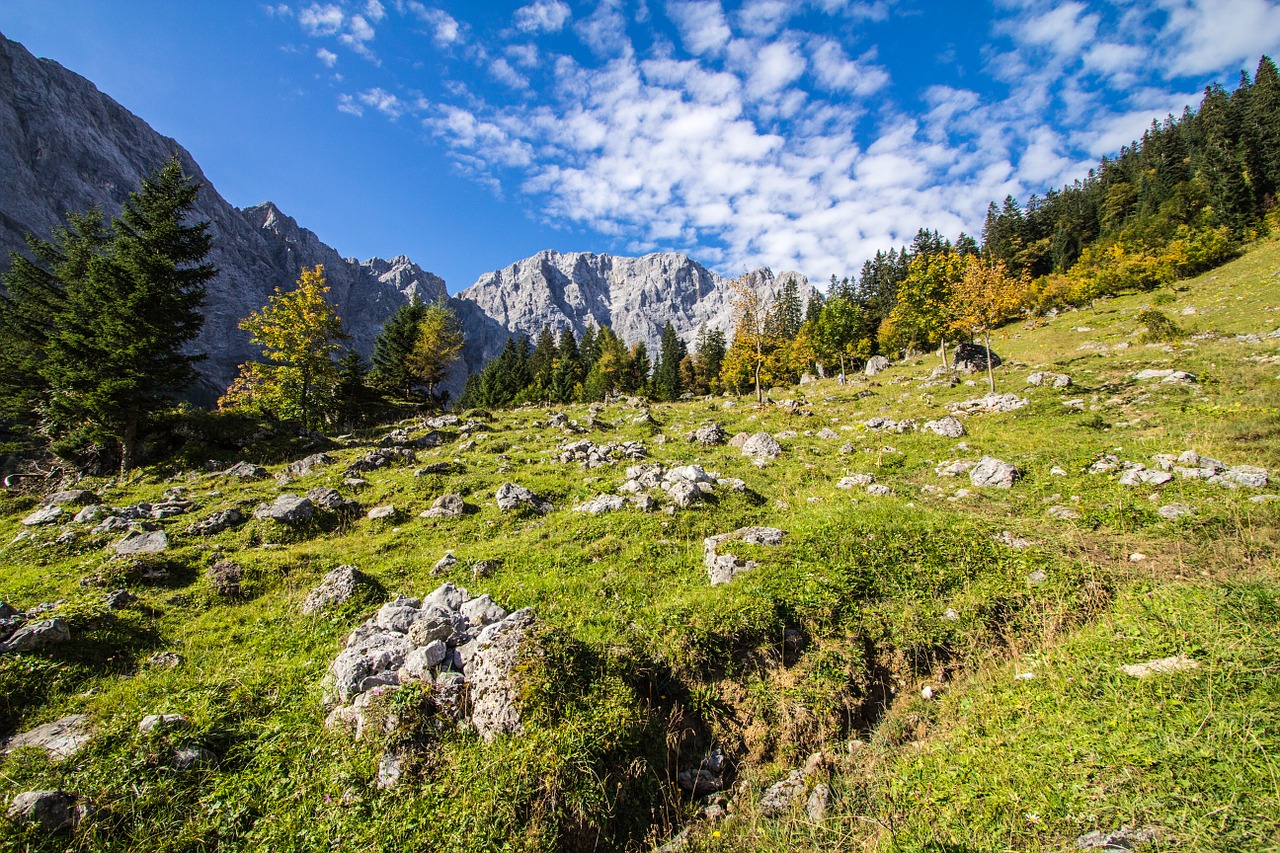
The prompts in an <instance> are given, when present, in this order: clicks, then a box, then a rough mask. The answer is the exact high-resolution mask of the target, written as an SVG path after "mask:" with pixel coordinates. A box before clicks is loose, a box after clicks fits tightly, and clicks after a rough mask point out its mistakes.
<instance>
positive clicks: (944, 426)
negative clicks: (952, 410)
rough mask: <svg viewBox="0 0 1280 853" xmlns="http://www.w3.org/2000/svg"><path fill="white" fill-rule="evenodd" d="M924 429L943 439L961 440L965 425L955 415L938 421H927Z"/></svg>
mask: <svg viewBox="0 0 1280 853" xmlns="http://www.w3.org/2000/svg"><path fill="white" fill-rule="evenodd" d="M922 429H926V430H928V431H929V432H933V433H937V434H938V435H940V436H942V437H943V438H959V437H960V436H962V435H964V424H962V423H960V419H959V418H957V417H956V416H955V415H947V416H946V417H945V418H940V419H939V420H936V421H925V424H924V426H923V427H922Z"/></svg>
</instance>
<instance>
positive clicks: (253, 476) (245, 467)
mask: <svg viewBox="0 0 1280 853" xmlns="http://www.w3.org/2000/svg"><path fill="white" fill-rule="evenodd" d="M222 476H224V477H238V478H240V479H241V480H261V479H262V478H263V477H265V476H267V469H266V468H263V467H262V466H261V465H254V464H253V463H252V462H237V463H236V464H234V465H232V466H231V467H230V468H228V469H227V470H225V471H223V472H222Z"/></svg>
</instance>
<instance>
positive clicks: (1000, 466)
mask: <svg viewBox="0 0 1280 853" xmlns="http://www.w3.org/2000/svg"><path fill="white" fill-rule="evenodd" d="M1021 476H1022V472H1021V471H1019V470H1018V469H1017V468H1016V467H1015V466H1013V465H1010V464H1009V463H1008V462H1003V461H1001V460H999V459H996V458H995V457H994V456H984V457H982V458H981V459H979V460H978V464H977V465H975V466H974V467H973V469H972V470H970V471H969V482H970V483H972V484H973V485H974V486H977V487H978V488H995V489H1009V488H1013V484H1014V481H1015V480H1017V479H1018V478H1019V477H1021Z"/></svg>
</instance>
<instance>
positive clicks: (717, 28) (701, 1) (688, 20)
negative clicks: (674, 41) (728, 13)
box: [667, 0, 733, 56]
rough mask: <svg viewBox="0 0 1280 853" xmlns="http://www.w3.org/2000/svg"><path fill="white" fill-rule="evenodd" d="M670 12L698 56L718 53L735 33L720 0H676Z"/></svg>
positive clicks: (686, 44) (669, 9)
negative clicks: (731, 29) (730, 27)
mask: <svg viewBox="0 0 1280 853" xmlns="http://www.w3.org/2000/svg"><path fill="white" fill-rule="evenodd" d="M667 14H668V15H670V16H671V20H672V22H674V23H675V25H676V28H677V29H678V30H679V31H680V40H681V42H682V43H683V44H684V47H685V50H687V51H689V53H692V54H693V55H695V56H701V55H702V54H718V53H720V52H721V51H723V50H724V48H725V45H727V44H728V43H729V39H730V37H732V35H733V33H732V32H731V31H730V30H729V22H728V19H726V18H725V14H724V9H723V8H722V7H721V5H720V2H719V0H673V2H670V3H668V4H667Z"/></svg>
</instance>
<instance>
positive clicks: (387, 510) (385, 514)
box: [365, 504, 400, 521]
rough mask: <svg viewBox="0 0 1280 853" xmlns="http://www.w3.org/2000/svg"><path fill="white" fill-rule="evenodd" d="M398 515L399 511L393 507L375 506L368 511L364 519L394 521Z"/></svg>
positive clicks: (388, 505)
mask: <svg viewBox="0 0 1280 853" xmlns="http://www.w3.org/2000/svg"><path fill="white" fill-rule="evenodd" d="M399 514H400V513H399V511H398V510H396V508H395V507H394V506H393V505H391V504H387V505H385V506H375V507H374V508H373V509H371V510H369V512H368V514H367V515H366V516H365V517H366V518H368V519H369V520H370V521H394V520H395V519H396V517H397V516H398V515H399Z"/></svg>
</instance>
